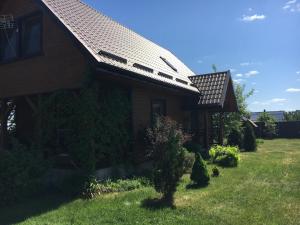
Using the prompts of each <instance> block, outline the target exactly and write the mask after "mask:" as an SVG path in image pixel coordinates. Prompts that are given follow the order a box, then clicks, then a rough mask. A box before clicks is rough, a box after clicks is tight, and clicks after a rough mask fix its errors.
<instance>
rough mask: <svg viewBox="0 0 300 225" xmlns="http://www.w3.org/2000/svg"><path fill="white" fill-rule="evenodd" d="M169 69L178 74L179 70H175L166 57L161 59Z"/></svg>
mask: <svg viewBox="0 0 300 225" xmlns="http://www.w3.org/2000/svg"><path fill="white" fill-rule="evenodd" d="M160 58H161V59H162V60H163V61H164V62H165V63H166V64H167V65H168V66H169V67H171V69H172V70H174V71H175V72H177V69H176V68H175V66H173V65H172V64H171V63H170V62H169V61H168V60H167V59H166V58H164V57H162V56H161V57H160Z"/></svg>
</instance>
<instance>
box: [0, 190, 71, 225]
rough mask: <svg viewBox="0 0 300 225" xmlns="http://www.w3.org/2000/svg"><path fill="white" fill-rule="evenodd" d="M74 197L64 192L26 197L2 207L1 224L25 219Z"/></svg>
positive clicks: (6, 224)
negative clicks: (65, 194) (63, 193)
mask: <svg viewBox="0 0 300 225" xmlns="http://www.w3.org/2000/svg"><path fill="white" fill-rule="evenodd" d="M73 200H74V198H72V197H70V196H69V197H66V196H63V195H62V194H56V193H51V194H46V195H44V196H37V197H34V198H30V199H29V198H28V199H26V200H25V199H24V200H23V201H22V202H19V203H16V204H14V205H10V206H7V207H1V208H0V224H1V225H9V224H15V223H20V222H23V221H25V220H26V219H29V218H31V217H35V216H38V215H41V214H44V213H47V212H49V211H52V210H55V209H57V208H59V207H60V206H62V205H64V204H67V203H69V202H71V201H73Z"/></svg>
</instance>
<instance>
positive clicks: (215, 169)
mask: <svg viewBox="0 0 300 225" xmlns="http://www.w3.org/2000/svg"><path fill="white" fill-rule="evenodd" d="M212 175H213V176H214V177H218V176H219V175H220V171H219V169H218V168H217V167H216V166H215V167H214V168H212Z"/></svg>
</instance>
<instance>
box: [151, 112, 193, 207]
mask: <svg viewBox="0 0 300 225" xmlns="http://www.w3.org/2000/svg"><path fill="white" fill-rule="evenodd" d="M147 136H148V139H149V142H150V148H149V150H150V156H151V157H152V159H153V161H154V165H153V183H154V188H155V190H156V191H157V192H159V193H162V195H163V196H162V200H163V202H164V203H165V204H167V205H170V206H172V205H173V203H174V194H175V192H176V188H177V185H178V184H179V181H180V179H181V177H182V175H183V172H184V148H183V143H184V142H185V141H186V140H187V139H188V137H187V135H185V134H184V133H183V131H182V129H181V127H180V126H179V125H178V124H177V123H176V122H175V121H173V120H171V119H170V118H167V117H160V118H157V120H156V122H155V124H154V126H153V127H152V128H149V129H148V130H147Z"/></svg>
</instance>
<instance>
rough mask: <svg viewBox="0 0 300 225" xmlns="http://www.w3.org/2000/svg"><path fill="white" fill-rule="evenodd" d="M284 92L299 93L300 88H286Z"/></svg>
mask: <svg viewBox="0 0 300 225" xmlns="http://www.w3.org/2000/svg"><path fill="white" fill-rule="evenodd" d="M285 91H286V92H290V93H294V92H300V88H288V89H286V90H285Z"/></svg>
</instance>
